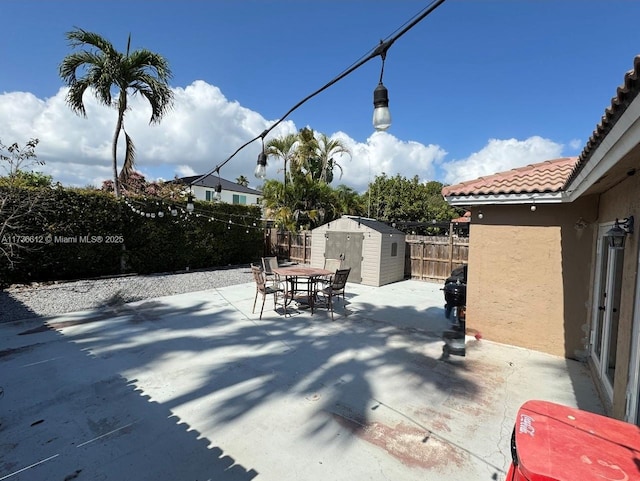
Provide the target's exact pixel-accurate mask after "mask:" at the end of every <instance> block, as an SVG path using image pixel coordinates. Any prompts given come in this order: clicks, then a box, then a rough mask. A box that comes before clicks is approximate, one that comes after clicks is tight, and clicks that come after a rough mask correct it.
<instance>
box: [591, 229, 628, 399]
mask: <svg viewBox="0 0 640 481" xmlns="http://www.w3.org/2000/svg"><path fill="white" fill-rule="evenodd" d="M610 228H611V225H606V226H601V227H600V229H599V231H598V243H597V254H596V269H597V270H596V277H595V280H596V285H595V291H594V292H595V294H596V295H595V296H594V307H593V316H592V319H593V325H592V330H591V357H592V359H593V361H594V363H595V365H596V367H597V370H598V374H599V377H600V378H601V379H602V381H603V385H604V387H605V390H606V392H607V394H608V396H609V398H610V399H612V398H613V382H614V379H615V371H616V348H617V345H618V321H619V318H620V293H621V287H622V282H621V281H622V264H623V261H624V251H623V250H613V249H609V242H608V238H607V237H606V232H607V231H608V230H609V229H610Z"/></svg>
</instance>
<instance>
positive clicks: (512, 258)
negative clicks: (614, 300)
mask: <svg viewBox="0 0 640 481" xmlns="http://www.w3.org/2000/svg"><path fill="white" fill-rule="evenodd" d="M596 205H597V203H596V199H593V198H589V199H585V200H581V201H578V202H575V203H573V204H558V205H538V206H536V207H537V208H536V210H535V212H532V211H531V210H530V206H529V205H517V206H485V207H482V209H474V210H473V211H472V213H473V219H474V221H473V222H472V224H471V229H470V235H469V274H468V287H467V327H468V328H471V329H476V330H478V331H480V333H481V334H482V336H483V337H484V338H486V339H490V340H493V341H496V342H501V343H505V344H513V345H516V346H521V347H525V348H529V349H535V350H538V351H543V352H547V353H550V354H554V355H559V356H564V357H568V358H576V359H584V358H585V356H586V351H585V349H586V343H587V337H588V306H589V296H590V290H589V282H590V272H591V255H592V248H593V242H594V232H595V225H594V223H593V221H594V220H595V216H596ZM478 210H482V212H483V218H482V219H478ZM579 220H582V221H584V224H582V223H581V224H580V225H581V227H580V228H576V222H577V221H579Z"/></svg>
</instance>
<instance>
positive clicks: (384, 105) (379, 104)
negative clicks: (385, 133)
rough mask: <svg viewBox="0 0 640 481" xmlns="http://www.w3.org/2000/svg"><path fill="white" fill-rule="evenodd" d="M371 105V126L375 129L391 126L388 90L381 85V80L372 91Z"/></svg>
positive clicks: (384, 128)
mask: <svg viewBox="0 0 640 481" xmlns="http://www.w3.org/2000/svg"><path fill="white" fill-rule="evenodd" d="M373 107H374V109H373V127H374V128H375V129H376V130H381V131H382V130H387V129H388V128H389V127H390V126H391V112H389V91H388V90H387V88H386V87H385V86H384V85H382V81H380V83H379V84H378V86H377V87H376V89H375V90H374V91H373Z"/></svg>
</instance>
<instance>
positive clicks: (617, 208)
mask: <svg viewBox="0 0 640 481" xmlns="http://www.w3.org/2000/svg"><path fill="white" fill-rule="evenodd" d="M639 192H640V175H639V174H636V175H634V176H632V177H628V178H627V179H626V180H624V181H623V182H621V183H620V184H618V185H617V186H615V187H614V188H612V189H610V190H609V191H607V192H605V193H604V194H602V196H601V198H600V215H599V220H600V222H603V223H604V222H611V221H615V219H616V218H624V217H627V216H629V215H633V216H634V218H635V220H636V226H635V232H634V234H633V235H628V236H627V238H626V244H625V250H624V263H623V274H622V292H621V297H620V317H619V324H618V345H617V350H616V372H615V379H614V385H613V404H612V408H613V412H612V414H613V416H614V417H616V418H619V419H623V418H624V415H625V409H626V389H627V379H628V376H629V362H630V356H631V342H632V330H633V316H634V310H633V309H634V301H635V291H636V283H637V266H638V237H639V235H640V232H639V228H640V218H639V216H640V195H639Z"/></svg>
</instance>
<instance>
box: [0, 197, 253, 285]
mask: <svg viewBox="0 0 640 481" xmlns="http://www.w3.org/2000/svg"><path fill="white" fill-rule="evenodd" d="M140 212H141V213H140ZM158 212H162V213H164V216H162V217H160V216H158ZM147 213H149V214H151V213H153V214H154V215H155V218H150V217H148V216H147V215H145V214H147ZM259 219H260V210H259V209H258V208H257V207H255V206H239V205H229V204H211V203H204V202H202V203H200V202H197V203H196V210H195V211H194V213H191V214H188V213H186V212H185V211H181V212H180V215H178V216H175V217H174V216H172V215H171V213H170V211H169V204H165V203H163V202H162V201H160V200H158V199H144V198H136V199H128V200H126V201H124V200H119V201H118V200H116V199H115V198H114V197H113V195H111V194H108V193H104V192H101V191H96V190H88V189H64V188H24V187H7V186H1V185H0V226H2V225H5V228H4V229H3V230H2V231H0V236H1V237H2V238H1V239H0V241H2V244H1V245H0V247H1V248H2V249H3V252H0V286H6V285H8V284H11V283H27V282H32V281H51V280H68V279H78V278H87V277H97V276H108V275H114V274H119V273H129V272H134V273H141V274H148V273H156V272H170V271H176V270H183V269H185V268H190V269H200V268H211V267H219V266H227V265H238V264H247V263H249V262H251V261H253V260H255V259H257V258H259V257H260V255H261V252H262V229H261V224H260V220H259ZM7 220H9V221H10V222H5V221H7ZM229 221H231V223H230V222H229Z"/></svg>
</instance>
